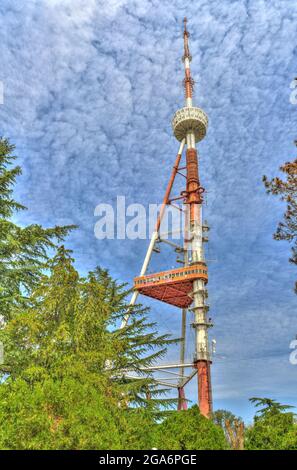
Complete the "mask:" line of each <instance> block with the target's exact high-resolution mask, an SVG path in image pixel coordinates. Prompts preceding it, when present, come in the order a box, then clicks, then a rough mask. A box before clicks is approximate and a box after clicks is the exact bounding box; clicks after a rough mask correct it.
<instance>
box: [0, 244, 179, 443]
mask: <svg viewBox="0 0 297 470" xmlns="http://www.w3.org/2000/svg"><path fill="white" fill-rule="evenodd" d="M128 293H129V291H127V290H125V288H124V286H123V285H118V284H117V283H116V282H115V281H114V280H113V279H112V278H111V277H110V276H109V274H108V273H107V271H104V270H101V269H97V270H95V271H94V272H92V273H90V274H89V275H88V277H87V278H81V277H80V276H79V274H78V272H77V271H76V270H75V268H74V266H73V260H72V258H71V256H70V253H69V252H68V251H67V250H65V248H64V247H61V248H60V249H59V250H58V252H57V255H56V256H55V257H54V258H53V260H52V261H51V262H50V263H48V272H47V274H44V275H43V276H42V277H41V279H40V282H39V285H38V287H37V288H36V289H35V290H34V292H33V294H32V296H31V298H30V305H29V306H27V307H26V308H25V307H24V308H23V310H22V311H21V312H19V313H18V315H13V316H12V318H11V319H10V320H9V321H7V323H6V325H5V327H4V328H3V329H2V330H1V331H0V340H1V341H2V342H3V343H4V349H5V364H4V366H5V368H4V370H5V371H7V370H8V371H9V374H10V375H9V377H8V378H6V380H4V381H3V382H2V383H1V385H0V395H1V397H2V400H1V401H2V406H0V426H1V424H3V426H2V427H1V429H2V431H1V434H0V447H1V448H15V449H17V448H19V449H23V448H30V449H31V448H32V449H41V448H57V449H117V448H125V447H126V448H133V446H136V447H137V448H139V446H141V448H146V446H150V439H151V438H150V435H151V434H150V432H149V429H153V427H154V424H155V419H157V417H158V409H159V405H160V403H161V404H162V405H163V406H166V405H169V404H170V401H169V402H168V401H167V400H163V399H162V397H158V394H159V392H158V390H157V389H156V386H155V384H154V381H153V379H152V378H150V377H147V375H146V376H143V377H142V378H141V377H140V378H135V373H139V372H140V369H141V367H143V366H146V365H150V364H152V362H153V361H154V360H156V359H158V358H159V357H161V356H162V355H163V354H164V353H165V349H166V346H167V344H170V343H171V341H172V340H170V339H169V338H167V337H166V336H158V334H157V333H156V332H155V331H154V329H153V326H154V325H153V324H150V323H147V321H146V317H145V313H146V310H145V309H143V308H142V307H141V306H138V305H136V306H135V307H134V308H133V311H131V314H132V319H131V322H130V323H129V324H128V326H127V327H125V328H123V329H120V328H119V324H120V323H121V320H122V319H123V317H124V315H125V314H126V313H127V308H128V306H127V301H126V297H127V295H128ZM123 371H126V373H124V372H123ZM3 378H4V376H3ZM148 390H149V391H150V395H151V396H152V399H151V400H149V401H147V400H146V392H147V391H148ZM155 395H156V396H157V398H154V396H155ZM21 397H22V398H21ZM139 405H142V406H143V407H144V409H142V410H141V409H136V408H135V409H133V408H132V409H130V408H131V406H134V407H135V406H139ZM129 407H130V408H129ZM11 410H12V416H13V419H11V420H10V419H9V418H8V413H11ZM6 422H7V423H8V424H7V425H5V426H4V424H5V423H6ZM144 429H147V432H146V434H145V435H143V437H142V433H143V430H144ZM12 436H14V438H13V439H12ZM38 436H40V439H39V437H38Z"/></svg>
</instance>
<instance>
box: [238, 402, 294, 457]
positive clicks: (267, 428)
mask: <svg viewBox="0 0 297 470" xmlns="http://www.w3.org/2000/svg"><path fill="white" fill-rule="evenodd" d="M250 401H251V402H252V403H256V406H263V405H264V408H262V409H261V410H259V411H258V412H257V415H256V416H255V418H254V425H253V426H252V427H251V428H249V429H248V430H247V432H246V448H247V449H250V450H264V449H267V450H280V449H283V450H285V449H288V448H290V447H291V448H292V447H294V445H296V443H297V441H296V439H295V441H294V436H295V438H296V425H295V424H294V419H293V413H291V412H284V411H285V410H286V409H288V408H291V407H290V406H289V405H281V404H280V403H278V402H276V401H275V400H271V399H269V398H252V399H250Z"/></svg>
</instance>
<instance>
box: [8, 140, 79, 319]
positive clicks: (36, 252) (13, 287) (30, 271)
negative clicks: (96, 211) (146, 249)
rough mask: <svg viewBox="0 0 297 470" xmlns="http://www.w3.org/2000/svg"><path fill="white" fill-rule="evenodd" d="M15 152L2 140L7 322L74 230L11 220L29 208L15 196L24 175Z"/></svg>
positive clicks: (12, 147) (11, 146)
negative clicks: (57, 246) (59, 243)
mask: <svg viewBox="0 0 297 470" xmlns="http://www.w3.org/2000/svg"><path fill="white" fill-rule="evenodd" d="M13 151H14V146H13V145H11V144H10V143H9V141H8V140H7V139H3V138H0V315H1V316H2V317H3V318H5V319H7V318H10V315H11V312H12V309H13V311H14V312H15V311H16V306H20V305H23V304H24V302H25V301H26V299H27V296H28V295H29V293H30V291H31V289H32V288H33V287H34V286H36V285H37V283H38V280H39V277H40V274H41V272H42V269H43V268H44V267H45V266H46V262H47V259H48V256H47V250H48V249H49V248H53V247H55V241H56V242H57V241H61V240H62V239H63V238H64V237H65V235H66V234H67V233H68V232H69V230H71V229H72V228H74V226H69V227H54V228H47V229H45V228H43V227H41V226H40V225H37V224H34V225H29V226H28V227H20V226H19V225H17V224H15V223H14V222H13V221H12V220H11V218H12V216H13V215H14V213H15V212H17V211H20V210H24V209H25V207H24V206H22V205H21V204H19V203H18V202H16V201H15V200H14V199H13V197H12V192H13V187H14V184H15V181H16V177H17V176H18V175H20V174H21V168H20V167H19V166H13V161H14V160H15V156H14V155H13Z"/></svg>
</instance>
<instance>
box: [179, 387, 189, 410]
mask: <svg viewBox="0 0 297 470" xmlns="http://www.w3.org/2000/svg"><path fill="white" fill-rule="evenodd" d="M177 409H178V411H181V410H187V409H188V406H187V402H186V396H185V389H184V387H178V407H177Z"/></svg>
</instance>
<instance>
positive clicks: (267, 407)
mask: <svg viewBox="0 0 297 470" xmlns="http://www.w3.org/2000/svg"><path fill="white" fill-rule="evenodd" d="M250 402H251V403H254V404H255V406H256V407H259V406H263V407H264V408H261V409H260V410H257V414H259V415H260V417H261V418H262V417H266V416H271V415H274V414H279V413H280V412H282V411H286V410H288V409H290V408H294V406H291V405H282V404H281V403H279V402H278V401H276V400H272V399H271V398H257V397H252V398H250ZM255 419H257V416H256V417H255Z"/></svg>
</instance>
